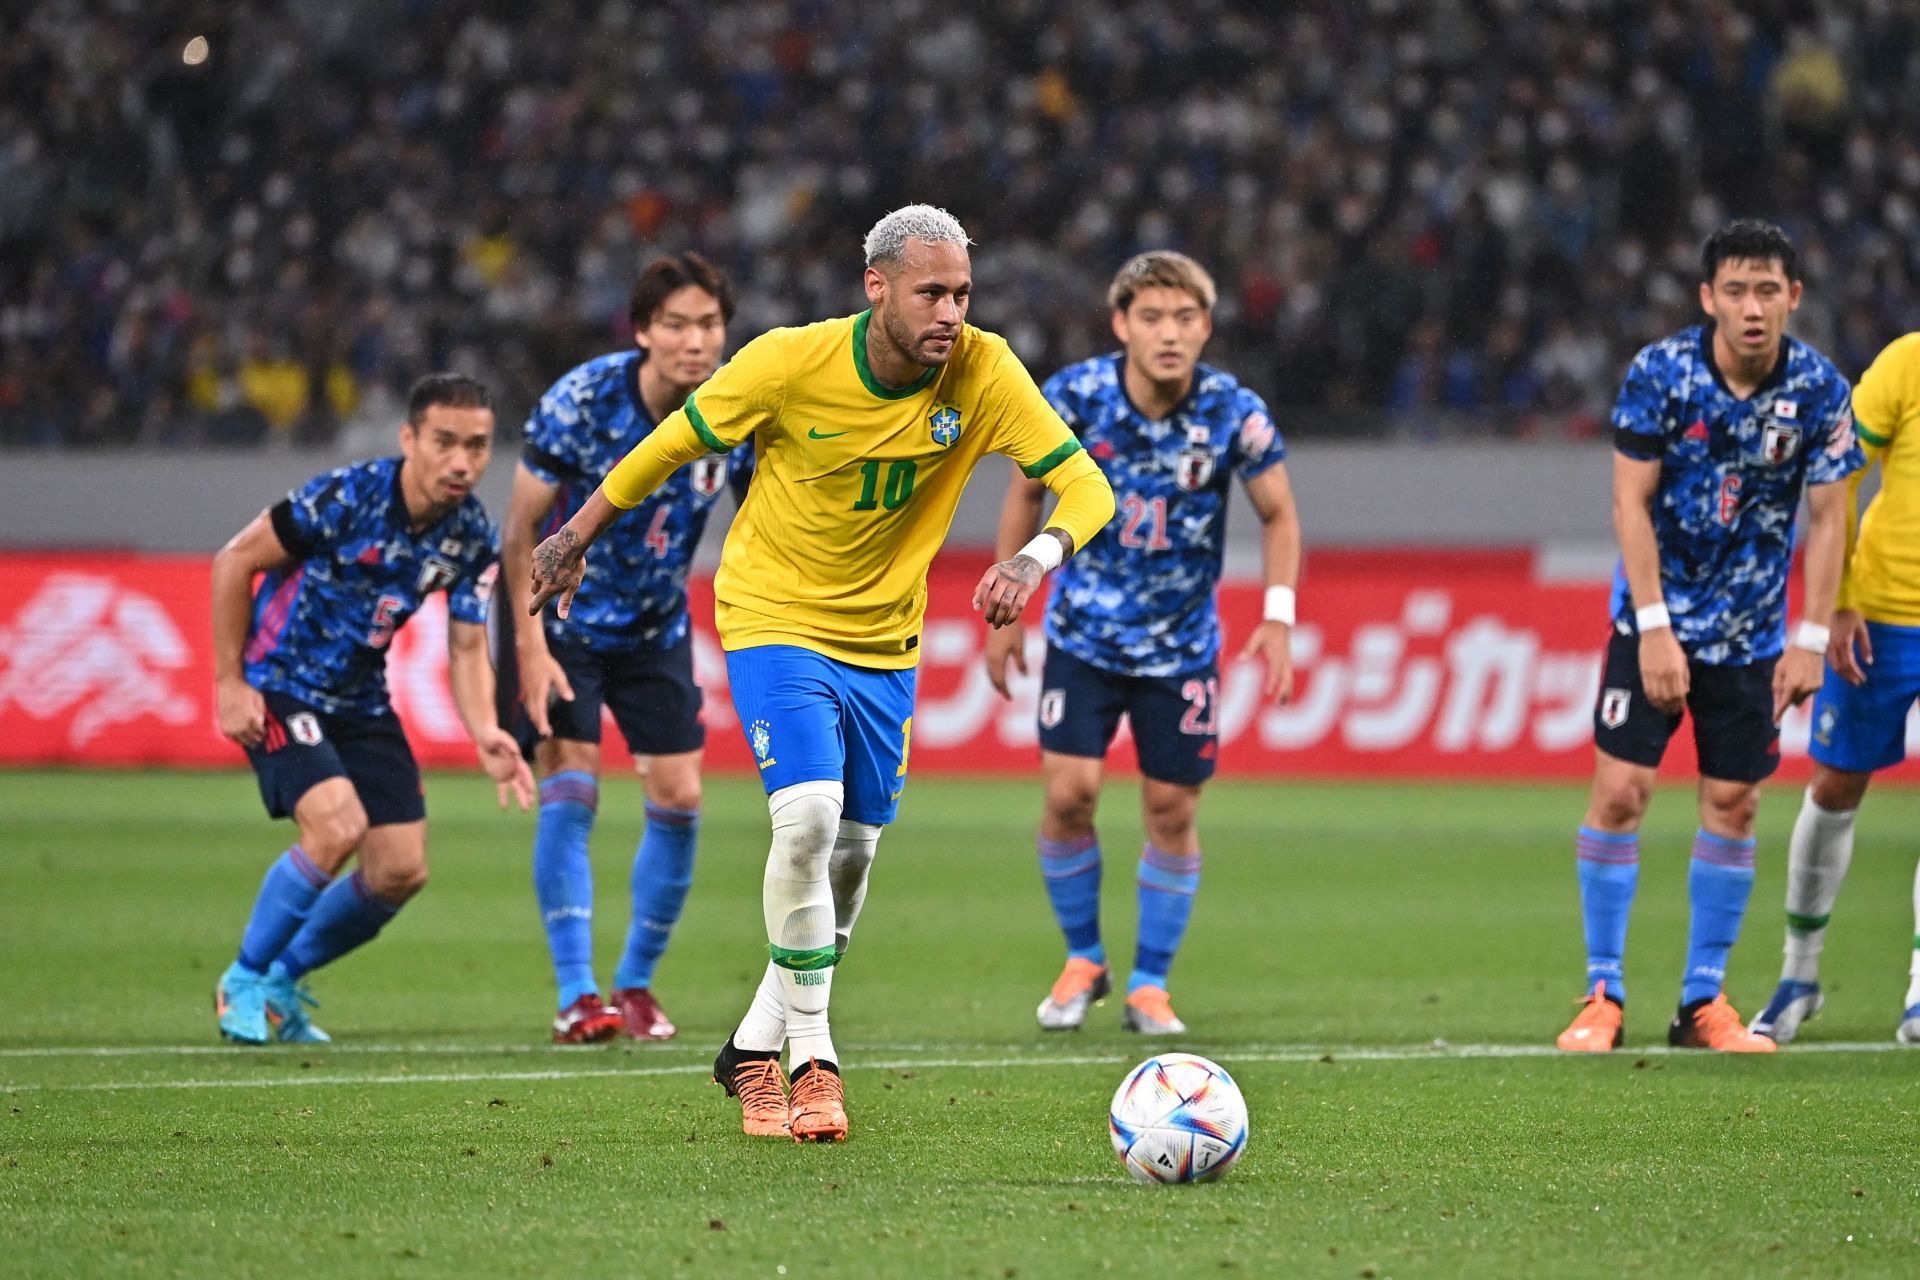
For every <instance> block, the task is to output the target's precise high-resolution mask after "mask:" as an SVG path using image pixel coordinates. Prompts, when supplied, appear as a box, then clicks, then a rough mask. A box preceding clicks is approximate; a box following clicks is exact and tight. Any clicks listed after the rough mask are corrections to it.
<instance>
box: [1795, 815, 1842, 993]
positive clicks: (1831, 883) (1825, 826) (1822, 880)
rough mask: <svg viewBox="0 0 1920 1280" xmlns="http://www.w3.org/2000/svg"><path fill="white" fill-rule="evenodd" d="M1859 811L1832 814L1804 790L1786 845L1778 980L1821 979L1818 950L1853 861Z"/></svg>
mask: <svg viewBox="0 0 1920 1280" xmlns="http://www.w3.org/2000/svg"><path fill="white" fill-rule="evenodd" d="M1857 812H1858V810H1855V809H1842V810H1839V811H1837V812H1836V811H1834V810H1831V809H1822V808H1821V807H1820V806H1819V805H1817V804H1815V803H1814V800H1813V790H1812V788H1808V790H1807V796H1806V799H1805V800H1804V801H1803V802H1802V803H1801V805H1800V816H1799V817H1798V818H1796V819H1795V820H1794V823H1793V839H1792V840H1791V841H1790V842H1789V844H1788V846H1787V945H1786V956H1787V958H1786V963H1785V964H1784V965H1782V966H1781V969H1780V977H1781V978H1782V979H1783V980H1790V981H1794V982H1817V981H1819V979H1820V949H1821V947H1823V946H1824V945H1825V944H1826V941H1827V917H1828V916H1829V915H1831V914H1832V913H1833V900H1834V899H1835V898H1836V897H1837V896H1839V893H1840V882H1841V881H1842V880H1844V879H1846V876H1847V864H1848V863H1850V862H1852V861H1853V818H1854V814H1855V813H1857Z"/></svg>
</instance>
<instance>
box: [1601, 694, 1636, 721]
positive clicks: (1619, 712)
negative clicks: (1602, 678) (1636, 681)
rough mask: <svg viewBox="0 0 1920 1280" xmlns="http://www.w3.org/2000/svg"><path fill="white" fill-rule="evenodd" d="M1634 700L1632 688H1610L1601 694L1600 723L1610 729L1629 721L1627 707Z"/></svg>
mask: <svg viewBox="0 0 1920 1280" xmlns="http://www.w3.org/2000/svg"><path fill="white" fill-rule="evenodd" d="M1632 702H1633V693H1632V691H1631V690H1628V689H1608V690H1607V691H1606V692H1604V693H1602V694H1601V695H1600V723H1601V724H1603V725H1605V726H1607V728H1609V729H1618V728H1619V727H1620V726H1621V725H1623V724H1625V723H1626V722H1627V708H1628V707H1629V706H1630V705H1631V704H1632Z"/></svg>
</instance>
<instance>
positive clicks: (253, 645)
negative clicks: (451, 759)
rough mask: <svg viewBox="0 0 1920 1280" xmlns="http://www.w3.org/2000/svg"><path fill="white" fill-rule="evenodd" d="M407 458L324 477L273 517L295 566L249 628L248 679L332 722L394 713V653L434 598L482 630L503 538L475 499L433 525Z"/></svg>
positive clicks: (258, 601)
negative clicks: (404, 483) (390, 675)
mask: <svg viewBox="0 0 1920 1280" xmlns="http://www.w3.org/2000/svg"><path fill="white" fill-rule="evenodd" d="M400 465H401V460H400V459H399V458H376V459H374V460H373V461H371V462H357V463H354V464H353V465H352V466H347V467H341V468H340V469H339V470H337V471H329V472H327V473H325V474H324V475H319V476H315V477H314V478H313V479H312V480H309V481H308V482H307V483H306V484H304V485H302V486H301V487H300V488H298V489H295V490H294V491H293V492H292V493H289V494H288V495H287V496H286V497H285V498H284V499H282V500H281V501H280V502H278V503H276V504H275V505H274V506H273V507H272V509H271V510H270V511H269V513H268V516H269V519H271V521H272V522H273V531H274V534H275V535H276V536H277V537H278V538H279V539H280V543H281V545H282V546H284V547H285V548H286V549H287V551H288V552H289V553H290V554H291V555H292V556H293V559H294V563H293V564H291V565H289V566H288V567H287V568H285V569H278V570H275V571H274V572H272V573H269V574H267V575H266V577H265V579H264V580H263V581H262V582H261V583H260V587H259V589H258V590H257V591H256V592H255V593H254V597H253V621H252V623H251V624H250V625H249V627H248V631H247V646H246V649H245V651H244V654H245V658H246V678H247V683H248V684H250V685H252V686H253V687H254V688H256V689H261V690H270V691H273V692H276V693H284V694H286V695H287V696H288V697H291V698H297V699H299V700H300V701H302V702H304V703H307V704H308V705H309V706H312V707H316V708H318V709H319V710H321V711H324V712H326V713H327V714H329V715H339V714H342V713H345V712H352V713H357V714H364V715H386V714H388V713H389V712H390V711H391V706H390V704H389V703H388V701H387V645H388V643H389V642H391V641H392V639H393V633H394V632H396V631H398V630H399V629H400V628H401V627H403V626H405V625H406V622H407V619H408V618H411V617H412V616H413V615H414V612H415V611H416V610H418V609H419V608H420V606H421V604H422V603H424V602H425V601H426V598H427V597H428V596H429V595H431V594H432V593H433V592H435V591H445V592H446V593H447V607H448V610H449V612H450V613H451V614H452V616H453V618H454V619H455V620H456V621H459V622H471V623H475V624H484V623H485V622H486V620H487V601H488V599H489V598H490V596H491V595H492V593H493V582H494V577H495V575H496V572H497V568H498V566H497V561H496V557H497V555H498V552H499V535H498V533H497V532H496V530H495V529H494V524H493V520H492V518H491V517H489V516H488V515H487V510H486V508H485V507H483V506H481V505H480V500H479V499H478V498H476V497H474V496H473V495H472V494H468V495H467V496H466V497H465V498H463V499H462V500H461V501H460V505H458V506H456V507H455V508H454V509H453V510H452V511H450V512H448V513H447V514H446V515H445V516H442V517H441V518H440V519H439V520H437V521H435V522H434V523H433V524H431V525H428V526H427V527H426V528H424V529H415V528H413V522H412V519H411V518H410V517H409V516H408V514H407V503H406V499H405V498H404V497H403V496H402V495H401V492H400Z"/></svg>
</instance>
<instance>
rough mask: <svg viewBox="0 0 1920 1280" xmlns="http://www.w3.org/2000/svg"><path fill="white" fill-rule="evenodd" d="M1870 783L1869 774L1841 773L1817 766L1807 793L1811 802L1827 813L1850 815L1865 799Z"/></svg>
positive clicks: (1870, 777)
mask: <svg viewBox="0 0 1920 1280" xmlns="http://www.w3.org/2000/svg"><path fill="white" fill-rule="evenodd" d="M1871 781H1873V775H1872V774H1870V773H1842V772H1840V771H1839V770H1838V769H1828V768H1826V767H1824V766H1817V767H1815V769H1814V771H1813V782H1812V783H1811V784H1810V785H1809V786H1808V788H1807V791H1808V793H1809V794H1810V795H1812V796H1813V802H1814V803H1815V804H1817V805H1819V806H1820V807H1821V808H1822V809H1825V810H1826V811H1827V812H1828V813H1850V812H1852V811H1853V810H1855V809H1858V808H1859V807H1860V802H1861V801H1862V800H1865V799H1866V798H1867V784H1868V783H1869V782H1871Z"/></svg>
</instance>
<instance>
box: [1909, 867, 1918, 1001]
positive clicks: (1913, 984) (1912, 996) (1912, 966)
mask: <svg viewBox="0 0 1920 1280" xmlns="http://www.w3.org/2000/svg"><path fill="white" fill-rule="evenodd" d="M1907 972H1908V973H1910V974H1912V975H1913V976H1912V978H1911V979H1909V980H1908V982H1907V1003H1906V1007H1907V1008H1909V1009H1911V1008H1913V1006H1915V1005H1917V1004H1920V866H1915V867H1914V869H1913V960H1912V962H1911V963H1909V964H1908V966H1907Z"/></svg>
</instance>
